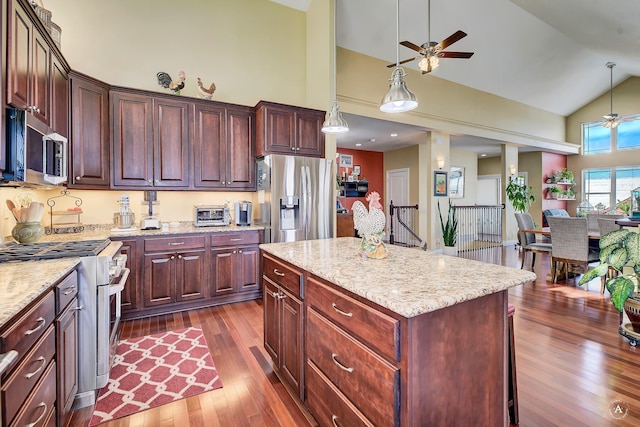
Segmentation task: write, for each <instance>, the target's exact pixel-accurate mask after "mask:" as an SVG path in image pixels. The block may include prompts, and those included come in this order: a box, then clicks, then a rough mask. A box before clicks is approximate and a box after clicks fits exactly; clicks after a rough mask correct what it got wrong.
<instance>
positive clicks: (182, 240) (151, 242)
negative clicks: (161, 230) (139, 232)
mask: <svg viewBox="0 0 640 427" xmlns="http://www.w3.org/2000/svg"><path fill="white" fill-rule="evenodd" d="M204 239H205V236H193V237H161V238H158V239H145V240H144V251H145V252H170V251H182V250H183V249H200V248H204Z"/></svg>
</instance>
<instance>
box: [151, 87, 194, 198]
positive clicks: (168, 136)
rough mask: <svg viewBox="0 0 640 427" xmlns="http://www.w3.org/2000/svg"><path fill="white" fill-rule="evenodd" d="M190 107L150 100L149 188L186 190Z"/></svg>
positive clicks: (187, 182)
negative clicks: (151, 131) (151, 146)
mask: <svg viewBox="0 0 640 427" xmlns="http://www.w3.org/2000/svg"><path fill="white" fill-rule="evenodd" d="M192 105H193V104H191V103H187V102H182V101H170V100H165V99H154V101H153V125H154V126H153V129H154V132H153V139H154V146H153V170H154V172H153V185H154V186H155V187H188V186H189V175H190V173H189V141H190V138H191V126H192V122H191V117H192V113H191V109H192Z"/></svg>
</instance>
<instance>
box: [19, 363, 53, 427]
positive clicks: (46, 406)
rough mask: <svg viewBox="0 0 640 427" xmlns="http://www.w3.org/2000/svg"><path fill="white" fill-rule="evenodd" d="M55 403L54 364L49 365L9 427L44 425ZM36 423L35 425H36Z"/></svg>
mask: <svg viewBox="0 0 640 427" xmlns="http://www.w3.org/2000/svg"><path fill="white" fill-rule="evenodd" d="M55 402H56V364H55V362H51V363H49V366H48V367H47V369H46V371H45V374H44V375H43V378H42V379H41V380H40V382H39V383H38V385H37V386H36V388H35V390H34V391H33V393H32V394H31V397H30V398H29V400H28V401H27V402H26V403H25V405H24V406H23V407H22V410H21V411H20V412H19V413H18V415H17V416H16V418H15V420H14V421H13V423H11V425H10V427H18V426H20V427H22V426H26V425H38V426H40V425H44V424H43V421H44V420H45V419H46V417H47V415H49V412H50V411H51V409H52V408H53V407H54V405H55ZM36 421H37V423H36Z"/></svg>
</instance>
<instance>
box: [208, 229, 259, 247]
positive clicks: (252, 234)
mask: <svg viewBox="0 0 640 427" xmlns="http://www.w3.org/2000/svg"><path fill="white" fill-rule="evenodd" d="M257 243H260V232H258V231H243V232H241V233H213V234H212V235H211V246H239V245H251V244H257Z"/></svg>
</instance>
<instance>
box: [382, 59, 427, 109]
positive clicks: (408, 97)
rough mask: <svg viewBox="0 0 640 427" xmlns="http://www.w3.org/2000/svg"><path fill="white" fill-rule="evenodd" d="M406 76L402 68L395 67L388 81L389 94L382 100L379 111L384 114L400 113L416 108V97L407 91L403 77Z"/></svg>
mask: <svg viewBox="0 0 640 427" xmlns="http://www.w3.org/2000/svg"><path fill="white" fill-rule="evenodd" d="M406 75H407V74H406V73H405V72H404V70H403V69H402V67H396V68H395V69H394V70H393V73H392V74H391V78H390V79H389V81H390V82H391V85H390V86H389V92H387V94H386V95H385V96H384V98H382V103H380V111H383V112H385V113H402V112H403V111H409V110H413V109H414V108H416V107H417V106H418V101H416V96H415V95H414V94H413V92H411V91H410V90H409V89H407V84H406V83H405V82H404V77H405V76H406Z"/></svg>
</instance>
